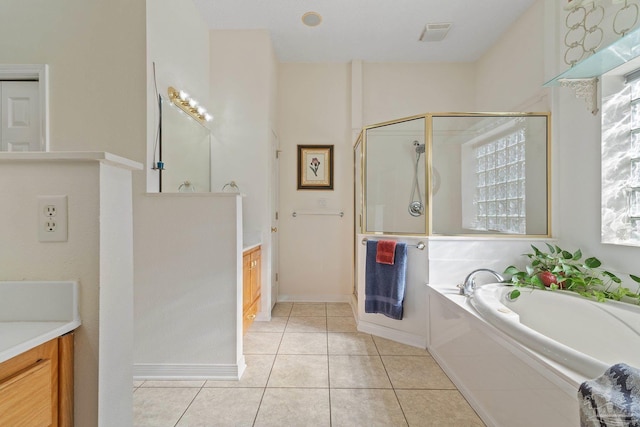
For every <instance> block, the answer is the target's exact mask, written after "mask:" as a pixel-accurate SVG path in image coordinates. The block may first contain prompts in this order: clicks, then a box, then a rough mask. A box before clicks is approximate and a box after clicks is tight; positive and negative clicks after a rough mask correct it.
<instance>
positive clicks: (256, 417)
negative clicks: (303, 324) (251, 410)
mask: <svg viewBox="0 0 640 427" xmlns="http://www.w3.org/2000/svg"><path fill="white" fill-rule="evenodd" d="M291 311H293V304H292V305H291V310H290V311H289V314H288V315H287V323H285V325H284V329H283V330H282V336H281V337H280V342H279V343H278V348H277V349H276V354H275V355H274V356H273V362H272V363H271V369H269V375H268V376H267V382H266V383H265V384H264V387H263V388H262V396H260V402H259V403H258V409H257V410H256V414H255V415H254V417H253V423H252V424H251V426H252V427H253V426H255V425H256V422H258V414H259V413H260V407H261V406H262V402H263V400H264V395H265V394H266V393H267V386H268V385H269V380H270V379H271V374H272V373H273V366H274V365H275V364H276V359H277V358H278V353H279V352H280V345H282V340H283V339H284V334H285V333H286V331H287V325H288V324H289V319H290V318H291ZM282 317H284V316H282Z"/></svg>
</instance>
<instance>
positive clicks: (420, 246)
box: [362, 237, 426, 251]
mask: <svg viewBox="0 0 640 427" xmlns="http://www.w3.org/2000/svg"><path fill="white" fill-rule="evenodd" d="M367 240H369V239H367V238H366V237H365V238H363V239H362V244H363V245H366V244H367ZM407 246H411V247H412V248H418V249H420V250H421V251H423V250H424V248H425V247H426V245H425V244H424V242H418V244H417V245H407Z"/></svg>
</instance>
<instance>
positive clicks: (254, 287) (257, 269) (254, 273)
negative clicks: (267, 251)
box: [251, 248, 262, 302]
mask: <svg viewBox="0 0 640 427" xmlns="http://www.w3.org/2000/svg"><path fill="white" fill-rule="evenodd" d="M261 260H262V257H261V251H260V248H258V249H257V250H255V251H254V252H252V253H251V265H252V268H251V301H252V302H254V301H255V300H257V299H258V298H260V288H261V284H260V277H261V275H262V270H261V268H262V264H261Z"/></svg>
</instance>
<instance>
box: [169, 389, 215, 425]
mask: <svg viewBox="0 0 640 427" xmlns="http://www.w3.org/2000/svg"><path fill="white" fill-rule="evenodd" d="M206 383H207V380H204V382H203V383H202V386H200V389H199V390H198V392H197V393H196V394H195V395H194V396H193V399H191V401H190V402H189V404H188V405H187V407H186V408H185V409H184V411H182V415H180V418H178V421H176V423H175V424H174V425H173V427H177V425H178V424H180V420H182V418H183V417H184V415H185V414H186V413H187V411H188V410H189V408H190V407H191V405H193V402H194V401H195V400H196V397H198V395H199V394H200V392H201V391H202V389H203V388H204V386H205V384H206ZM194 388H195V387H194Z"/></svg>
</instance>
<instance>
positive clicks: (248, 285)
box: [242, 246, 261, 334]
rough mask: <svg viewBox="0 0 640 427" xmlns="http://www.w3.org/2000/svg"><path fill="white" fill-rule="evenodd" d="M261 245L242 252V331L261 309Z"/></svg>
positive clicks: (249, 324)
mask: <svg viewBox="0 0 640 427" xmlns="http://www.w3.org/2000/svg"><path fill="white" fill-rule="evenodd" d="M260 261H261V250H260V246H258V247H255V248H253V249H249V250H247V251H245V252H244V253H243V254H242V333H243V334H244V333H245V332H247V329H249V326H251V324H252V323H253V320H254V319H255V318H256V314H257V313H258V311H259V310H260V274H261V263H260Z"/></svg>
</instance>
